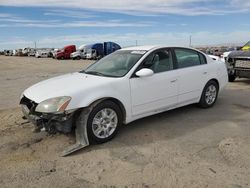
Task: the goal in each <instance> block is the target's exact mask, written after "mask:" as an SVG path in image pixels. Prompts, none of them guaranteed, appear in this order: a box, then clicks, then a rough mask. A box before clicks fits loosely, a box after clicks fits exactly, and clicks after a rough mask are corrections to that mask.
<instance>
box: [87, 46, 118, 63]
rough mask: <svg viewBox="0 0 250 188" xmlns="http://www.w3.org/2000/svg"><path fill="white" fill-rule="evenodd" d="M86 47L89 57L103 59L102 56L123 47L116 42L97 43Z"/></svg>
mask: <svg viewBox="0 0 250 188" xmlns="http://www.w3.org/2000/svg"><path fill="white" fill-rule="evenodd" d="M86 48H87V55H86V58H87V59H101V58H102V57H104V56H106V55H109V54H111V53H113V52H115V51H116V50H119V49H121V47H120V45H118V44H116V43H114V42H104V43H96V44H92V45H87V46H86Z"/></svg>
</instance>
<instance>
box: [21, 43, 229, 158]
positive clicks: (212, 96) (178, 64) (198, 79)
mask: <svg viewBox="0 0 250 188" xmlns="http://www.w3.org/2000/svg"><path fill="white" fill-rule="evenodd" d="M227 80H228V75H227V69H226V66H225V63H223V62H221V61H216V60H213V59H211V58H210V57H208V56H207V55H205V54H204V53H202V52H200V51H197V50H194V49H190V48H183V47H179V48H178V47H174V48H171V47H156V46H141V47H131V48H126V49H122V50H118V51H116V52H114V53H112V54H110V55H108V56H106V57H104V58H102V59H101V60H99V61H97V62H96V63H94V64H92V65H91V66H89V67H88V68H87V69H86V70H84V71H81V72H77V73H73V74H67V75H62V76H59V77H56V78H52V79H49V80H46V81H43V82H41V83H38V84H36V85H34V86H31V87H30V88H28V89H27V90H25V91H24V93H23V94H22V97H21V101H20V104H21V105H22V110H23V113H24V115H25V116H26V118H27V119H28V120H29V121H31V122H33V123H34V124H35V125H36V126H37V128H38V129H41V128H43V129H45V130H46V131H48V132H50V133H54V132H64V133H68V132H70V131H71V129H72V125H76V139H77V142H76V144H75V145H73V146H71V147H70V148H69V149H67V150H65V152H64V154H63V155H68V154H70V153H72V152H74V151H76V150H78V149H81V148H83V147H85V146H87V145H88V144H89V143H103V142H106V141H108V140H110V139H112V138H113V137H114V136H115V135H116V133H117V132H118V130H119V127H120V126H121V124H122V123H124V124H128V123H130V122H132V121H134V120H136V119H140V118H143V117H146V116H149V115H153V114H156V113H160V112H163V111H167V110H170V109H174V108H177V107H181V106H185V105H188V104H193V103H198V104H199V105H200V106H201V107H202V108H209V107H212V106H213V105H214V104H215V102H216V100H217V96H218V94H219V92H220V91H221V90H222V89H223V88H224V87H225V85H226V84H227ZM72 83H74V84H72ZM51 88H53V89H51Z"/></svg>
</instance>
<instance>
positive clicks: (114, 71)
mask: <svg viewBox="0 0 250 188" xmlns="http://www.w3.org/2000/svg"><path fill="white" fill-rule="evenodd" d="M145 53H146V51H132V50H121V51H116V52H114V53H112V54H110V55H108V56H106V57H104V58H102V59H101V60H99V61H97V62H96V63H94V64H92V65H91V66H89V67H88V68H87V69H86V70H85V73H87V74H95V75H100V76H109V77H122V76H124V75H126V74H127V73H128V72H129V70H130V69H131V68H132V67H133V66H134V65H135V64H136V62H137V61H138V60H139V59H140V58H141V57H142V56H143V55H144V54H145Z"/></svg>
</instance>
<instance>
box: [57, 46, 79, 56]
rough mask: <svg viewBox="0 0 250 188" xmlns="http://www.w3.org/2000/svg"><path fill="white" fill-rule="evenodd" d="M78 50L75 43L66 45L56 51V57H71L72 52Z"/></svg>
mask: <svg viewBox="0 0 250 188" xmlns="http://www.w3.org/2000/svg"><path fill="white" fill-rule="evenodd" d="M75 51H76V46H75V45H68V46H64V47H63V49H61V50H59V51H58V52H57V53H56V57H55V58H56V59H70V54H71V53H73V52H75Z"/></svg>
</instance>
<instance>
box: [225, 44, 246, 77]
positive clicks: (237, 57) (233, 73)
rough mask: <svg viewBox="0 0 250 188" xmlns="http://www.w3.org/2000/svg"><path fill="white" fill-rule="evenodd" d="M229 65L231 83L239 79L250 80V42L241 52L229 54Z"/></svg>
mask: <svg viewBox="0 0 250 188" xmlns="http://www.w3.org/2000/svg"><path fill="white" fill-rule="evenodd" d="M227 65H228V78H229V81H230V82H233V81H234V80H235V79H236V78H237V77H240V78H250V42H248V43H247V44H245V45H244V46H243V47H242V48H241V50H239V51H233V52H231V53H229V54H228V57H227Z"/></svg>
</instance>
